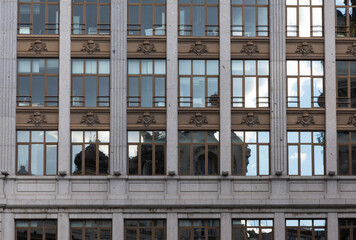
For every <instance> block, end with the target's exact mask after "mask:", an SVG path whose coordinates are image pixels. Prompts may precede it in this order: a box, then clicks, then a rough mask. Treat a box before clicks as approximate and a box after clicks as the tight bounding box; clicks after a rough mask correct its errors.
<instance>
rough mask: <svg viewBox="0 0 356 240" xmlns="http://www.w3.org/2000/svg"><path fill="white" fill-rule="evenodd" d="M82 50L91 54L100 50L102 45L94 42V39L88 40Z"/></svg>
mask: <svg viewBox="0 0 356 240" xmlns="http://www.w3.org/2000/svg"><path fill="white" fill-rule="evenodd" d="M81 51H82V52H88V53H89V54H93V53H94V52H100V47H99V44H98V43H94V41H93V40H88V42H87V43H84V44H83V47H82V50H81Z"/></svg>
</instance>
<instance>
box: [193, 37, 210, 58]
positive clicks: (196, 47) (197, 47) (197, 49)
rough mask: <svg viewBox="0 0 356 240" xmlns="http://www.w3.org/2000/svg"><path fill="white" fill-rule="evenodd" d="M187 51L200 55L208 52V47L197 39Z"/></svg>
mask: <svg viewBox="0 0 356 240" xmlns="http://www.w3.org/2000/svg"><path fill="white" fill-rule="evenodd" d="M189 52H190V53H195V54H196V55H202V54H203V53H207V52H208V47H207V46H206V44H204V43H202V42H201V41H200V40H198V41H196V42H195V43H194V44H193V45H191V46H190V49H189Z"/></svg>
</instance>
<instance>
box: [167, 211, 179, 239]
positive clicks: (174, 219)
mask: <svg viewBox="0 0 356 240" xmlns="http://www.w3.org/2000/svg"><path fill="white" fill-rule="evenodd" d="M167 239H169V240H178V215H177V213H168V214H167Z"/></svg>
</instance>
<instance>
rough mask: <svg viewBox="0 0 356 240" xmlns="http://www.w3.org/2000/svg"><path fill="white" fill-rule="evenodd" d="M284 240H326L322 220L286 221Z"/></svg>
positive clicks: (324, 222) (324, 226)
mask: <svg viewBox="0 0 356 240" xmlns="http://www.w3.org/2000/svg"><path fill="white" fill-rule="evenodd" d="M286 239H295V240H303V239H310V240H318V239H325V240H326V239H327V235H326V220H324V219H287V220H286Z"/></svg>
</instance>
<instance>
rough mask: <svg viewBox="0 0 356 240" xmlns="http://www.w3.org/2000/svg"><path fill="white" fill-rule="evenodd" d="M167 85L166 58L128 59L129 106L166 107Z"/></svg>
mask: <svg viewBox="0 0 356 240" xmlns="http://www.w3.org/2000/svg"><path fill="white" fill-rule="evenodd" d="M165 86H166V61H165V60H163V59H155V60H152V59H147V60H143V59H142V60H140V59H131V60H128V101H127V102H128V107H165V106H166V87H165Z"/></svg>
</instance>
